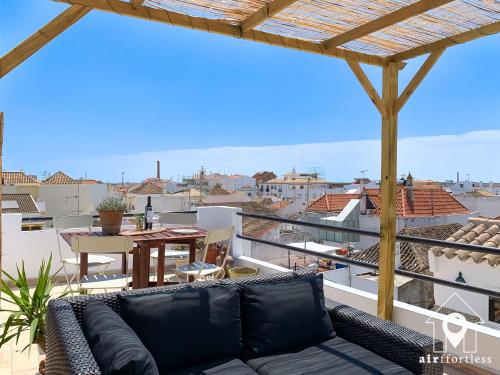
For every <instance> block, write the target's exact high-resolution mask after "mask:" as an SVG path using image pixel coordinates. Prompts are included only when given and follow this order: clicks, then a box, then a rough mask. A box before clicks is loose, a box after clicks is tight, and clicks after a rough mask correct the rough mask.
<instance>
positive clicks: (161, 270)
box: [156, 244, 165, 286]
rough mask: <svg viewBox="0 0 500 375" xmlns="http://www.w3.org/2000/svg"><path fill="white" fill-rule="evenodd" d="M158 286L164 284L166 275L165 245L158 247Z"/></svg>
mask: <svg viewBox="0 0 500 375" xmlns="http://www.w3.org/2000/svg"><path fill="white" fill-rule="evenodd" d="M156 266H157V267H156V269H157V274H156V285H158V286H160V285H163V284H164V274H165V244H162V245H161V246H160V247H158V264H157V265H156Z"/></svg>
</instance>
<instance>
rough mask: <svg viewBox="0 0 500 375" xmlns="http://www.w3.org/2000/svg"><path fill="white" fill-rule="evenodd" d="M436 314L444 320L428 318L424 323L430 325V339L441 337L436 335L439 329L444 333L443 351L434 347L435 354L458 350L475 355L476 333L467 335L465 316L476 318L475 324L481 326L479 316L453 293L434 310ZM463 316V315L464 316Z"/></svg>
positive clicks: (481, 321) (458, 295) (482, 321)
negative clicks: (443, 316) (442, 316)
mask: <svg viewBox="0 0 500 375" xmlns="http://www.w3.org/2000/svg"><path fill="white" fill-rule="evenodd" d="M436 312H437V313H440V314H444V315H445V318H444V319H442V321H440V320H438V319H436V318H434V317H432V316H431V317H429V318H428V319H427V320H426V321H425V322H426V323H427V324H432V337H433V338H434V339H435V340H436V339H438V337H440V336H441V335H438V332H439V328H441V330H442V331H443V333H444V337H445V339H444V340H442V341H443V349H442V350H441V349H438V348H436V347H434V351H435V352H436V353H446V352H448V351H449V350H452V351H453V349H455V350H459V351H461V352H462V353H465V354H475V353H477V332H476V331H474V333H473V334H472V335H467V326H466V324H464V323H466V322H467V319H466V317H465V315H468V316H474V317H477V318H478V319H479V320H478V321H477V322H476V323H479V324H482V323H484V320H482V319H481V317H480V315H479V314H478V313H477V312H476V311H475V310H474V309H473V308H472V307H471V306H470V305H469V304H468V303H467V302H466V301H465V300H464V299H463V298H462V296H460V294H458V293H456V292H454V293H453V294H451V295H450V296H449V297H448V298H447V299H446V300H445V301H444V302H443V303H442V304H441V306H440V307H439V308H438V309H437V310H436ZM464 314H465V315H464Z"/></svg>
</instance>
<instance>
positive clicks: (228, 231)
mask: <svg viewBox="0 0 500 375" xmlns="http://www.w3.org/2000/svg"><path fill="white" fill-rule="evenodd" d="M233 236H234V227H233V226H231V227H227V228H221V229H213V230H210V231H208V233H207V236H206V237H205V249H204V251H203V258H202V261H201V262H194V263H189V264H186V265H184V266H181V267H177V268H176V269H175V272H176V275H177V279H178V280H179V282H182V281H184V280H183V277H182V276H184V277H185V278H186V279H187V280H189V276H193V277H194V281H198V280H207V279H221V278H223V277H224V274H225V271H224V269H225V265H226V261H227V257H228V255H229V253H230V252H231V244H232V241H233ZM217 244H224V245H226V246H227V249H226V251H225V253H224V257H223V258H222V259H221V261H220V265H216V264H211V263H206V258H207V253H208V250H209V248H210V246H212V245H217Z"/></svg>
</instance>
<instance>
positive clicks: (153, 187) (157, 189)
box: [128, 181, 163, 195]
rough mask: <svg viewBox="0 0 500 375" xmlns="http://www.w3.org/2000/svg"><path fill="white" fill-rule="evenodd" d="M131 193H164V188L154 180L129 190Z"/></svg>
mask: <svg viewBox="0 0 500 375" xmlns="http://www.w3.org/2000/svg"><path fill="white" fill-rule="evenodd" d="M128 192H129V193H131V194H138V195H147V194H162V193H163V188H162V187H161V186H160V185H159V184H157V183H154V182H151V181H148V182H144V183H142V184H141V185H139V186H136V187H134V188H132V189H130V190H129V191H128Z"/></svg>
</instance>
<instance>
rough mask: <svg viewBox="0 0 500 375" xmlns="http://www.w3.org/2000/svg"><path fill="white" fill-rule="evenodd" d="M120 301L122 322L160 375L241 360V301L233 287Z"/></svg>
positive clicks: (146, 296) (121, 299) (133, 297)
mask: <svg viewBox="0 0 500 375" xmlns="http://www.w3.org/2000/svg"><path fill="white" fill-rule="evenodd" d="M119 301H120V308H121V313H122V316H123V319H124V320H125V321H126V322H127V324H129V325H130V326H131V327H132V329H133V330H134V331H135V332H136V333H137V335H138V336H139V338H140V339H141V341H142V342H143V343H144V345H145V346H146V348H148V350H149V351H150V352H151V354H152V355H153V358H154V359H155V361H156V364H157V365H158V369H159V370H160V372H161V373H165V372H169V371H172V370H177V369H182V368H185V367H189V366H193V365H195V364H196V363H200V362H203V361H207V360H211V361H213V360H216V359H219V358H228V357H236V356H239V355H240V354H241V350H242V342H241V319H240V295H239V288H238V287H237V286H235V285H226V286H219V287H212V288H200V289H191V290H187V291H182V292H177V293H172V294H166V293H161V294H150V295H141V296H119Z"/></svg>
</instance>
